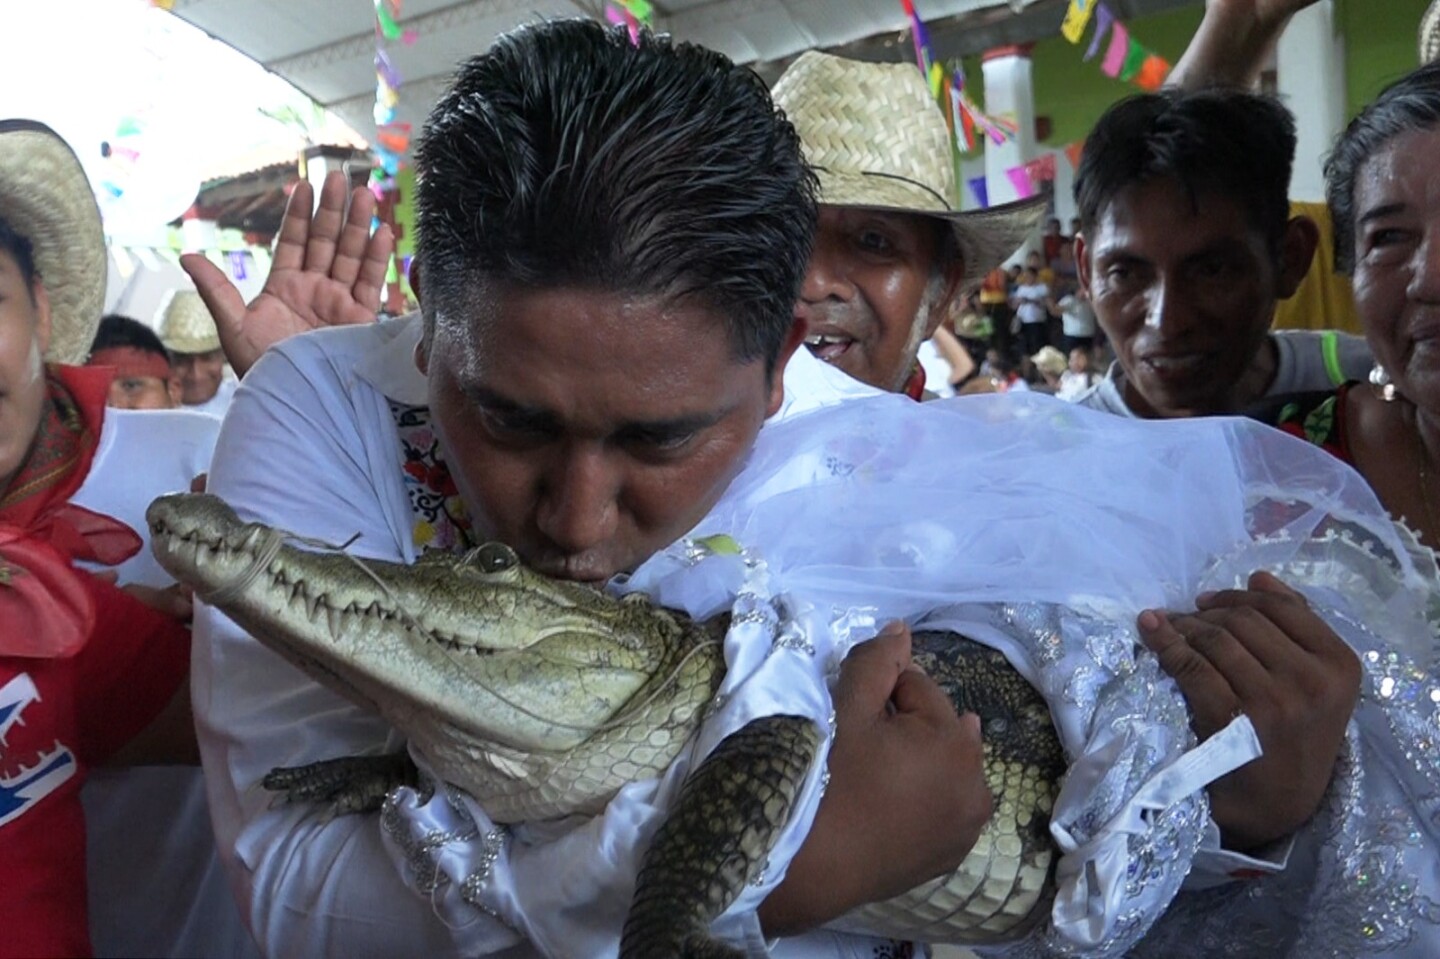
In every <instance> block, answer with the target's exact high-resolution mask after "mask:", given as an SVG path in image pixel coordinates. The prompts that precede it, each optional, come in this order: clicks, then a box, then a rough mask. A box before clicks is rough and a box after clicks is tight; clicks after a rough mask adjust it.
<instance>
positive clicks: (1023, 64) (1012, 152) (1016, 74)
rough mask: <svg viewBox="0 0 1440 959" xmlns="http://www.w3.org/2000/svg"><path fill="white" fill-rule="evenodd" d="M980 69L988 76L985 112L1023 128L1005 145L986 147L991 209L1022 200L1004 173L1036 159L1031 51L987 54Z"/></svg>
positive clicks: (1024, 47)
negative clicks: (1006, 119) (1011, 117)
mask: <svg viewBox="0 0 1440 959" xmlns="http://www.w3.org/2000/svg"><path fill="white" fill-rule="evenodd" d="M981 69H982V70H983V71H984V73H985V112H986V113H987V114H989V115H990V116H994V117H998V116H1004V115H1006V114H1009V115H1011V116H1013V117H1014V118H1015V122H1016V123H1018V124H1019V125H1020V130H1019V132H1018V133H1017V134H1016V135H1015V137H1014V138H1012V139H1009V140H1006V141H1005V143H1003V144H1000V145H996V144H995V142H994V141H992V140H987V141H986V143H985V185H986V187H987V188H988V189H989V191H990V205H991V206H998V205H999V204H1001V203H1009V202H1010V201H1011V200H1015V199H1018V198H1019V197H1018V195H1017V194H1016V192H1015V186H1014V184H1012V183H1011V182H1010V178H1009V177H1008V176H1007V175H1006V173H1005V171H1006V170H1008V169H1010V168H1011V167H1014V166H1019V165H1020V164H1022V163H1024V162H1026V161H1027V160H1033V159H1034V158H1035V83H1034V80H1033V79H1032V78H1031V76H1030V47H1029V46H1028V45H1019V46H1009V47H999V48H996V49H994V50H990V51H987V52H986V53H985V56H984V57H983V58H982V60H981Z"/></svg>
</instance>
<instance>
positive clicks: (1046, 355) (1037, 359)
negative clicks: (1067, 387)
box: [1030, 346, 1069, 376]
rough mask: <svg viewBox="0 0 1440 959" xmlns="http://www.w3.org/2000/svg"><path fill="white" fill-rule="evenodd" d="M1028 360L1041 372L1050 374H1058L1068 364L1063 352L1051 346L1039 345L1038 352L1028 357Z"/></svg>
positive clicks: (1062, 371)
mask: <svg viewBox="0 0 1440 959" xmlns="http://www.w3.org/2000/svg"><path fill="white" fill-rule="evenodd" d="M1030 362H1031V363H1034V364H1035V368H1036V369H1037V370H1039V371H1040V372H1041V373H1049V374H1050V375H1051V376H1059V375H1060V374H1061V373H1064V372H1065V368H1066V367H1067V366H1068V365H1069V364H1068V363H1067V362H1066V360H1065V354H1064V353H1061V352H1060V351H1059V350H1057V349H1055V347H1053V346H1042V347H1040V352H1038V353H1036V354H1035V355H1034V356H1032V357H1030Z"/></svg>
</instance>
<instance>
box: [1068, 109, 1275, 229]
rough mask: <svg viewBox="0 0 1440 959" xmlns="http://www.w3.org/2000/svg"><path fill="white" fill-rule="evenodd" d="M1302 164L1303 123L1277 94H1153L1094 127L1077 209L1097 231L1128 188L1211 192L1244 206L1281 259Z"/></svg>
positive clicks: (1197, 194)
mask: <svg viewBox="0 0 1440 959" xmlns="http://www.w3.org/2000/svg"><path fill="white" fill-rule="evenodd" d="M1294 162H1295V118H1294V117H1293V116H1291V114H1290V111H1289V110H1287V109H1285V107H1284V106H1283V105H1281V103H1280V102H1279V101H1278V100H1276V99H1275V98H1274V97H1268V96H1261V95H1259V94H1254V93H1247V92H1245V91H1243V90H1236V89H1231V88H1224V87H1215V88H1212V89H1204V90H1193V91H1186V90H1175V89H1166V90H1162V91H1160V92H1158V93H1145V94H1140V95H1139V96H1133V97H1128V98H1126V99H1124V100H1121V101H1120V102H1119V103H1116V104H1115V105H1114V106H1112V107H1110V109H1108V110H1106V111H1105V113H1104V115H1103V116H1101V117H1100V120H1099V121H1098V122H1097V123H1096V124H1095V129H1093V130H1091V131H1090V135H1089V136H1088V137H1087V138H1086V139H1085V152H1084V154H1083V155H1082V156H1081V158H1080V168H1079V169H1078V170H1076V171H1075V205H1076V207H1077V208H1078V209H1079V211H1080V224H1081V228H1082V229H1083V230H1084V231H1085V233H1086V234H1087V235H1089V234H1091V233H1092V232H1093V230H1094V228H1095V225H1096V223H1098V222H1099V220H1100V217H1101V216H1102V215H1103V214H1104V211H1105V210H1106V208H1107V207H1108V206H1109V205H1110V204H1111V203H1112V202H1113V201H1114V200H1115V197H1116V196H1118V195H1119V193H1120V192H1121V191H1122V190H1124V189H1126V188H1127V187H1130V186H1134V185H1136V184H1140V183H1145V182H1149V181H1152V180H1173V181H1175V182H1176V183H1178V184H1179V185H1180V187H1181V189H1183V190H1184V191H1185V192H1186V193H1187V194H1188V195H1189V197H1190V201H1191V203H1192V204H1198V203H1199V202H1200V198H1201V197H1203V196H1206V195H1210V196H1223V197H1228V198H1229V199H1231V200H1233V201H1234V202H1236V203H1238V204H1239V205H1240V207H1241V209H1243V210H1245V212H1246V214H1247V215H1248V216H1249V218H1250V224H1251V226H1253V227H1254V228H1256V229H1258V230H1259V231H1260V232H1261V233H1262V234H1263V235H1264V237H1265V240H1266V242H1267V244H1268V245H1269V248H1270V251H1271V252H1272V253H1273V254H1275V255H1276V256H1278V255H1279V252H1280V245H1281V241H1282V240H1283V239H1284V236H1285V228H1286V225H1287V224H1288V223H1289V222H1290V200H1289V196H1290V173H1291V168H1292V166H1293V165H1294Z"/></svg>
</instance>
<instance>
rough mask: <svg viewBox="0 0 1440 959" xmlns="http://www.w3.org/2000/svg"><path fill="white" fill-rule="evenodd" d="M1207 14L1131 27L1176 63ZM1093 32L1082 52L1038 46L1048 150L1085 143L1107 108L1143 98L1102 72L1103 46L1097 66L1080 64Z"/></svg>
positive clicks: (1173, 15)
mask: <svg viewBox="0 0 1440 959" xmlns="http://www.w3.org/2000/svg"><path fill="white" fill-rule="evenodd" d="M1203 13H1204V10H1203V8H1201V7H1193V8H1186V9H1183V10H1175V11H1172V12H1170V13H1164V14H1158V15H1156V16H1153V17H1142V18H1140V19H1138V20H1133V21H1130V22H1129V23H1127V24H1126V27H1128V28H1129V30H1130V35H1131V37H1133V38H1134V39H1135V40H1138V41H1139V42H1140V43H1141V44H1143V45H1144V46H1146V47H1148V48H1149V49H1150V50H1153V51H1154V52H1156V53H1158V54H1160V55H1161V56H1162V57H1164V58H1165V59H1167V60H1169V61H1170V62H1171V63H1174V62H1175V61H1176V60H1178V59H1180V54H1182V53H1184V52H1185V47H1186V45H1187V44H1189V42H1190V38H1191V37H1192V36H1193V35H1194V34H1195V28H1196V27H1198V26H1200V17H1201V15H1202V14H1203ZM1094 30H1095V28H1094V26H1091V27H1090V29H1089V31H1087V32H1086V34H1085V37H1084V38H1083V40H1082V42H1081V43H1080V45H1078V46H1076V45H1072V44H1070V43H1069V42H1068V41H1067V40H1066V39H1065V38H1064V37H1060V36H1056V37H1054V38H1053V39H1050V40H1042V41H1041V42H1039V43H1037V44H1036V45H1035V53H1034V56H1033V59H1032V67H1031V70H1032V76H1033V78H1034V82H1035V115H1036V116H1041V117H1049V118H1050V122H1051V125H1052V126H1051V133H1050V138H1049V139H1048V140H1046V141H1045V143H1046V144H1047V145H1048V146H1063V145H1065V144H1066V143H1070V142H1072V141H1074V140H1082V139H1084V138H1085V135H1086V134H1087V133H1088V132H1089V131H1090V128H1091V127H1092V126H1094V125H1095V121H1096V120H1098V119H1100V114H1101V113H1103V112H1104V111H1105V108H1106V107H1108V106H1109V105H1110V104H1112V103H1114V102H1115V101H1116V100H1119V99H1121V98H1122V97H1126V96H1129V95H1130V94H1132V93H1136V92H1138V91H1137V90H1136V88H1135V87H1133V86H1131V85H1130V84H1128V83H1121V82H1120V81H1119V80H1113V79H1111V78H1110V77H1107V76H1106V75H1105V74H1103V73H1101V72H1100V59H1101V57H1103V56H1104V54H1105V49H1104V45H1103V44H1102V46H1101V50H1100V54H1099V55H1098V56H1096V58H1095V59H1094V60H1091V61H1090V62H1088V63H1086V62H1085V61H1084V60H1082V59H1081V58H1082V57H1083V56H1084V55H1085V47H1086V46H1087V45H1088V44H1089V42H1090V34H1091V33H1093V32H1094ZM1108 42H1109V38H1108V37H1107V38H1106V43H1108Z"/></svg>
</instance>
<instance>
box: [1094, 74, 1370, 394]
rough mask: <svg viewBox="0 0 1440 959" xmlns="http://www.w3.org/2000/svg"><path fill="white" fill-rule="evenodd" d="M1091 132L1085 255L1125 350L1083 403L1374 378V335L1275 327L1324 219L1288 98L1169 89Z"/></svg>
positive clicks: (1103, 313)
mask: <svg viewBox="0 0 1440 959" xmlns="http://www.w3.org/2000/svg"><path fill="white" fill-rule="evenodd" d="M1085 142H1086V147H1085V154H1084V156H1083V158H1082V159H1081V163H1080V168H1079V170H1078V171H1077V172H1076V178H1075V196H1076V200H1077V206H1078V207H1079V209H1080V215H1081V219H1082V221H1083V222H1084V232H1083V233H1082V234H1081V235H1080V236H1079V237H1077V238H1076V251H1077V261H1078V265H1079V271H1080V281H1081V284H1082V285H1083V286H1084V287H1085V288H1086V289H1087V291H1088V293H1089V299H1090V302H1091V304H1092V305H1093V306H1094V308H1095V314H1096V317H1097V318H1098V320H1099V323H1100V326H1101V328H1103V329H1104V331H1105V335H1106V337H1107V338H1108V339H1109V342H1110V345H1111V346H1112V347H1113V348H1114V350H1115V355H1116V361H1115V363H1114V365H1112V366H1111V368H1110V371H1109V372H1108V373H1107V375H1106V378H1105V379H1104V380H1103V381H1102V382H1101V383H1100V384H1099V385H1097V386H1096V387H1095V388H1094V389H1092V390H1091V391H1090V392H1089V393H1088V394H1086V395H1085V396H1082V397H1081V398H1080V400H1079V402H1080V403H1081V404H1083V405H1086V406H1090V407H1093V408H1096V409H1102V410H1106V411H1108V412H1112V413H1117V414H1120V415H1128V416H1141V417H1150V418H1159V417H1174V416H1203V415H1210V414H1225V413H1230V414H1233V413H1239V412H1241V411H1243V410H1244V409H1245V408H1246V407H1247V406H1248V405H1249V404H1251V403H1253V402H1255V401H1256V400H1258V399H1260V398H1261V397H1262V396H1270V395H1279V394H1282V393H1289V392H1296V391H1307V390H1319V389H1330V388H1333V387H1334V386H1335V385H1337V384H1339V383H1341V382H1344V381H1346V380H1349V379H1359V378H1361V377H1363V376H1364V375H1365V373H1366V372H1367V371H1368V369H1369V367H1370V364H1371V360H1370V356H1369V350H1368V349H1367V347H1366V346H1365V343H1364V341H1363V340H1362V339H1360V338H1358V337H1352V336H1344V335H1339V334H1334V333H1316V332H1299V331H1297V332H1274V333H1272V332H1270V323H1271V319H1272V318H1273V316H1274V313H1275V304H1276V302H1277V301H1279V300H1281V299H1285V298H1287V297H1289V296H1290V295H1291V294H1293V293H1294V292H1295V289H1296V287H1297V286H1298V284H1299V282H1300V280H1301V279H1302V278H1303V277H1304V275H1305V272H1306V270H1307V269H1308V268H1309V265H1310V262H1311V259H1312V258H1313V254H1314V250H1315V244H1316V241H1317V234H1316V229H1315V225H1314V224H1313V223H1312V222H1311V221H1310V220H1308V219H1305V218H1304V217H1295V218H1291V217H1290V214H1289V202H1288V200H1287V193H1288V189H1289V185H1290V169H1291V163H1292V160H1293V157H1294V154H1295V124H1294V119H1293V118H1292V117H1291V115H1290V113H1289V111H1287V110H1286V109H1285V108H1284V107H1283V106H1281V105H1280V104H1279V103H1278V102H1276V101H1275V100H1273V99H1271V98H1267V97H1262V96H1258V95H1255V94H1250V93H1246V92H1241V91H1237V90H1220V89H1215V90H1199V91H1194V92H1185V91H1178V90H1165V91H1162V92H1160V93H1153V94H1144V95H1141V96H1137V97H1132V98H1130V99H1128V100H1125V101H1122V102H1121V103H1119V104H1116V105H1115V106H1114V107H1112V108H1111V109H1110V110H1109V111H1107V112H1106V113H1105V115H1104V116H1102V117H1101V118H1100V121H1099V122H1098V123H1097V124H1096V126H1095V130H1094V131H1093V132H1092V134H1091V135H1090V137H1089V138H1088V139H1087V140H1086V141H1085ZM1133 171H1145V172H1144V173H1143V174H1136V173H1134V172H1133Z"/></svg>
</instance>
